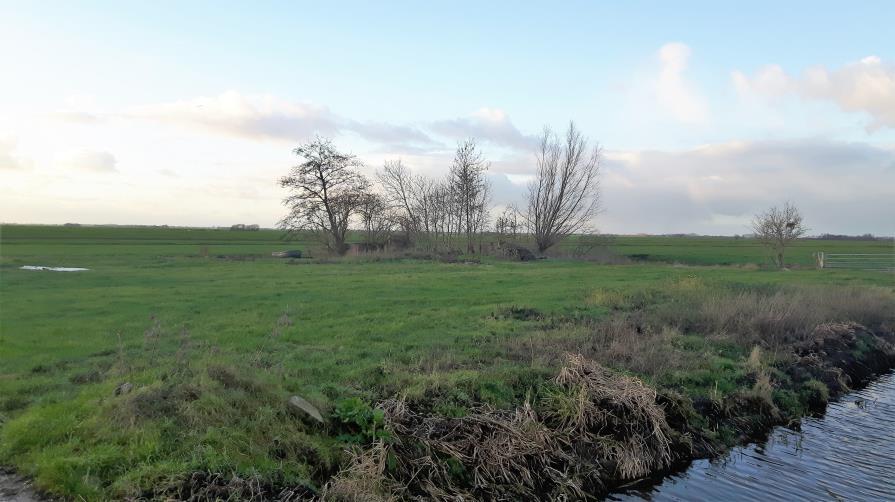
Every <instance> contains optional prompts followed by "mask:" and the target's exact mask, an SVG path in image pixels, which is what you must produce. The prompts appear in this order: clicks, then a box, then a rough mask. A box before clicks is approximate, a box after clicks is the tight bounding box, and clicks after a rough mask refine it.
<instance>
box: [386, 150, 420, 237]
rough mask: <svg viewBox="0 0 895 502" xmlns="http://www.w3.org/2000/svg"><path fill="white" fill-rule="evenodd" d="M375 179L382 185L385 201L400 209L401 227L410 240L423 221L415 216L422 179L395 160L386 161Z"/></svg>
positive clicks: (417, 215) (418, 204)
mask: <svg viewBox="0 0 895 502" xmlns="http://www.w3.org/2000/svg"><path fill="white" fill-rule="evenodd" d="M376 178H377V179H378V180H379V184H380V185H382V189H383V191H384V193H385V199H386V201H387V202H388V203H389V204H390V205H391V206H394V207H397V208H400V211H401V214H402V216H401V218H400V222H401V226H402V227H403V228H404V231H405V232H406V233H407V237H408V238H409V239H412V238H413V234H414V233H416V232H417V231H419V227H420V225H421V223H422V222H421V219H424V216H422V215H419V214H417V212H418V210H419V209H420V208H419V206H420V203H419V200H418V198H419V194H418V193H417V192H418V190H417V188H418V185H420V184H421V183H422V181H423V180H422V177H420V176H413V174H412V173H411V172H410V170H409V169H407V168H406V167H404V164H403V163H402V162H401V161H400V160H395V161H386V162H385V165H383V167H382V170H381V171H377V172H376Z"/></svg>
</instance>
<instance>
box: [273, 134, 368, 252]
mask: <svg viewBox="0 0 895 502" xmlns="http://www.w3.org/2000/svg"><path fill="white" fill-rule="evenodd" d="M293 152H294V153H295V154H296V155H297V156H299V157H301V158H302V159H303V162H302V163H301V164H298V165H296V166H293V167H292V168H291V170H290V172H289V174H288V175H287V176H284V177H282V178H280V186H281V187H283V188H286V189H288V190H289V195H288V196H287V197H286V198H285V199H283V204H284V205H285V206H286V207H288V208H289V214H287V215H286V217H285V218H283V219H282V220H281V221H280V227H281V228H283V229H285V230H287V231H290V232H296V231H299V230H306V229H309V230H313V231H316V232H317V233H318V234H319V235H320V237H321V239H322V240H323V242H324V243H325V244H326V247H327V248H328V249H329V250H330V251H332V252H334V253H337V254H344V253H345V251H346V250H347V246H346V245H345V234H346V233H347V231H348V225H349V222H350V220H351V216H352V215H354V214H355V213H356V211H357V210H358V208H359V206H360V204H361V203H362V201H363V197H364V194H365V193H366V192H367V189H368V188H369V182H368V181H367V179H366V178H365V177H364V176H363V175H362V174H360V173H359V172H358V170H357V169H358V167H360V166H361V165H363V164H362V163H361V162H360V161H359V160H358V159H357V158H356V157H355V156H353V155H350V154H345V153H341V152H339V151H338V150H337V149H336V147H335V146H334V145H333V144H332V142H331V141H330V140H328V139H326V138H320V137H317V138H315V139H314V140H313V141H310V142H308V143H305V144H303V145H301V146H299V147H298V148H296V149H295V150H293Z"/></svg>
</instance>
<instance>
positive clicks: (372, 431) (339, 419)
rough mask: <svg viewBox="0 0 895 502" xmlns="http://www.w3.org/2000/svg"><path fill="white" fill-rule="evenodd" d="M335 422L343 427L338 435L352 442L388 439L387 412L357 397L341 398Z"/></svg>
mask: <svg viewBox="0 0 895 502" xmlns="http://www.w3.org/2000/svg"><path fill="white" fill-rule="evenodd" d="M333 417H334V418H335V419H336V420H335V422H336V423H337V424H338V425H339V427H340V428H341V429H342V433H341V434H339V435H338V436H337V437H338V439H339V440H341V441H346V442H350V443H369V442H372V441H375V440H377V439H382V440H388V439H389V438H390V435H389V432H388V430H387V429H386V427H385V412H383V411H382V410H381V409H379V408H373V407H372V406H370V404H369V403H366V402H364V401H363V400H362V399H360V398H357V397H352V398H347V399H343V400H341V401H340V402H339V403H338V404H337V405H336V408H335V410H333Z"/></svg>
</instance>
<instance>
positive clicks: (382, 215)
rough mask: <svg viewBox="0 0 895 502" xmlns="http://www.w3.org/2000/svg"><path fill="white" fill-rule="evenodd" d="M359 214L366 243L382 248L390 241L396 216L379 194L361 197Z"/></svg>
mask: <svg viewBox="0 0 895 502" xmlns="http://www.w3.org/2000/svg"><path fill="white" fill-rule="evenodd" d="M357 214H358V216H360V220H361V224H362V225H363V228H362V230H363V237H364V242H365V243H367V244H370V245H375V246H382V245H383V244H385V243H386V241H387V240H388V237H389V235H391V233H392V230H393V229H394V227H395V220H396V217H395V216H396V215H395V212H394V211H393V209H392V208H390V207H389V205H388V203H386V201H385V198H384V197H383V196H382V195H379V194H378V193H372V192H370V193H365V194H364V195H363V196H361V199H360V204H359V205H358V209H357Z"/></svg>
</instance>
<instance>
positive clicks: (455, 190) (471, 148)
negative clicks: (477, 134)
mask: <svg viewBox="0 0 895 502" xmlns="http://www.w3.org/2000/svg"><path fill="white" fill-rule="evenodd" d="M488 165H489V164H488V162H487V161H485V158H484V156H483V155H482V153H481V152H480V151H479V150H478V148H477V147H476V144H475V140H473V139H472V138H470V139H468V140H466V141H464V142H463V143H460V144H459V145H458V146H457V152H456V154H455V155H454V163H453V165H452V166H451V171H450V188H451V194H452V196H453V200H452V203H453V204H452V205H453V207H454V211H453V213H454V216H455V222H454V223H455V224H456V225H457V226H456V228H457V233H458V234H465V236H466V250H467V252H470V253H471V252H474V251H475V246H474V245H473V240H474V238H475V236H476V235H477V234H478V233H479V232H481V231H482V230H484V228H485V225H486V224H487V218H488V207H487V206H488V203H489V201H490V188H491V187H490V186H489V184H488V180H487V178H485V172H486V171H487V170H488Z"/></svg>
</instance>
